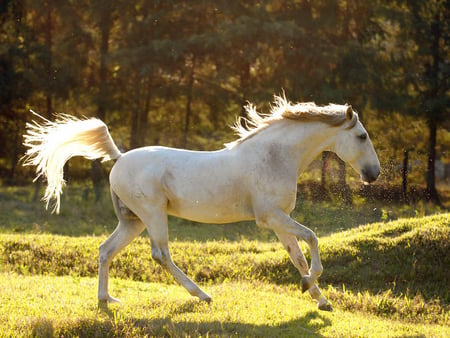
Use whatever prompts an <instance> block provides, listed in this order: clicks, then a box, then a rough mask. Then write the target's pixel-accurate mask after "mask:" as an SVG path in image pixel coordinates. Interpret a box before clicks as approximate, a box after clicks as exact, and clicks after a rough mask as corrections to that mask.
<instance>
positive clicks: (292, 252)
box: [275, 232, 333, 311]
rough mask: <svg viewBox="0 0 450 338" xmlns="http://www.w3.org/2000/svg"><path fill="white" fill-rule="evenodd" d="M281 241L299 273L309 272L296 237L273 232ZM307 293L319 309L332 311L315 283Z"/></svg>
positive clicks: (303, 274) (306, 273)
mask: <svg viewBox="0 0 450 338" xmlns="http://www.w3.org/2000/svg"><path fill="white" fill-rule="evenodd" d="M275 233H276V235H277V236H278V238H279V239H280V241H281V243H283V246H284V248H285V249H286V251H287V252H288V253H289V256H290V258H291V261H292V263H293V264H294V266H295V267H296V268H297V270H298V271H299V272H300V275H301V276H302V277H303V276H306V275H308V273H309V269H308V262H307V261H306V258H305V256H304V255H303V252H302V250H301V249H300V247H299V246H298V241H297V237H295V236H294V235H291V234H288V233H282V232H275ZM308 291H309V294H310V295H311V297H312V298H313V299H315V300H316V301H317V302H318V307H319V309H320V310H325V311H332V310H333V307H332V306H331V304H330V302H329V301H328V300H327V299H326V298H325V296H324V295H322V293H321V292H320V290H319V287H318V286H317V284H316V283H314V285H313V286H312V287H311V288H309V290H308Z"/></svg>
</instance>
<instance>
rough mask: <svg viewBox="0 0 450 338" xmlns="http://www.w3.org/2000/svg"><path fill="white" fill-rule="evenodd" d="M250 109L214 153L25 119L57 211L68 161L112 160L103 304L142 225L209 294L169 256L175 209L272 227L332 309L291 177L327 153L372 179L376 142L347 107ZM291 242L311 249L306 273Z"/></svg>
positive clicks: (192, 287) (155, 250) (99, 125)
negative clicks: (234, 136)
mask: <svg viewBox="0 0 450 338" xmlns="http://www.w3.org/2000/svg"><path fill="white" fill-rule="evenodd" d="M247 113H248V119H245V120H242V119H239V120H238V121H237V123H236V125H235V126H234V129H235V130H236V131H237V132H238V134H239V136H240V138H239V139H238V140H236V141H235V142H233V143H230V144H227V145H226V148H224V149H222V150H218V151H211V152H209V151H204V152H202V151H188V150H180V149H173V148H165V147H143V148H139V149H134V150H131V151H129V152H126V153H121V152H120V151H119V150H118V148H117V147H116V145H115V144H114V142H113V140H112V138H111V136H110V134H109V132H108V128H107V126H106V125H105V124H104V123H103V122H102V121H100V120H98V119H95V118H91V119H84V120H80V119H76V118H74V117H71V116H69V115H60V116H58V119H57V120H56V121H55V122H51V121H48V120H46V119H44V120H43V122H41V123H38V122H35V121H33V123H28V124H27V134H25V135H24V140H25V141H24V145H25V146H27V147H28V148H29V149H28V151H27V153H26V154H25V163H24V164H25V165H35V166H37V169H36V172H37V177H39V176H44V177H45V178H46V179H47V182H48V186H47V189H46V192H45V196H44V200H45V201H46V202H47V207H48V206H49V202H50V201H51V200H52V199H56V202H55V207H54V209H53V211H56V212H59V206H60V194H61V192H62V187H63V185H64V180H63V167H64V164H65V162H66V161H67V160H68V159H69V158H71V157H73V156H84V157H86V158H89V159H95V158H102V159H103V160H114V161H115V164H114V166H113V168H112V170H111V173H110V186H111V195H112V201H113V204H114V209H115V213H116V215H117V218H118V219H119V224H118V226H117V228H116V229H115V231H114V232H113V233H112V235H111V236H110V237H109V238H108V239H107V240H106V241H105V242H104V243H102V244H101V245H100V248H99V284H98V299H99V301H105V302H116V301H118V300H117V299H115V298H113V297H111V296H110V294H109V292H108V272H109V265H110V263H111V261H112V259H113V257H114V256H115V255H116V254H117V253H118V252H119V251H120V250H121V249H122V248H124V247H125V246H126V245H127V244H129V243H130V242H131V241H132V240H133V239H134V238H135V237H136V236H138V235H139V234H140V233H141V232H142V231H143V230H144V229H145V228H146V229H147V231H148V233H149V235H150V239H151V250H152V258H153V259H155V260H156V261H157V262H158V263H159V264H161V265H162V266H163V267H164V268H165V269H167V271H168V272H170V273H171V274H172V275H173V277H174V278H175V280H177V281H178V282H179V283H180V284H181V285H183V286H184V287H185V288H186V289H187V291H189V293H190V294H191V295H193V296H197V297H199V298H200V299H201V300H205V301H208V302H209V301H210V300H211V298H210V296H209V295H208V294H206V293H205V292H204V291H203V290H201V289H200V288H199V287H198V286H197V285H196V284H195V283H194V282H193V281H192V280H191V279H189V278H188V277H187V276H186V275H185V274H184V273H183V272H182V271H181V270H180V269H179V268H178V267H177V266H176V265H175V264H174V262H173V261H172V259H171V257H170V253H169V246H168V228H167V215H174V216H177V217H182V218H185V219H190V220H193V221H197V222H204V223H230V222H237V221H242V220H255V221H256V224H257V225H258V226H259V227H261V228H268V229H272V230H273V231H274V232H275V233H276V235H277V236H278V238H279V239H280V241H281V242H282V243H283V245H284V247H285V248H286V250H287V252H288V253H289V255H290V258H291V260H292V263H293V264H294V265H295V267H296V268H297V269H298V270H299V272H300V274H301V276H302V290H303V291H306V290H309V292H310V294H311V296H312V298H313V299H315V300H316V301H317V302H318V307H319V309H321V310H329V311H331V310H332V307H331V304H330V303H329V302H328V300H327V299H326V298H325V297H324V296H323V295H322V294H321V292H320V290H319V288H318V287H317V285H316V283H315V281H316V279H317V278H318V277H319V276H320V275H321V273H322V270H323V268H322V263H321V261H320V256H319V249H318V240H317V237H316V235H315V234H314V232H313V231H311V230H310V229H308V228H307V227H306V226H304V225H302V224H299V223H298V222H296V221H295V220H293V219H292V218H291V217H290V216H289V214H290V212H291V211H292V210H293V209H294V206H295V200H296V187H297V177H298V176H299V174H300V173H302V172H303V171H304V170H305V169H306V167H307V166H308V164H309V163H310V162H311V161H312V160H313V159H314V158H315V157H316V156H317V155H318V154H320V153H321V152H322V151H324V150H328V151H334V152H335V153H336V154H337V155H338V156H339V157H340V158H341V159H342V160H344V161H345V162H347V163H349V164H350V165H351V166H352V167H353V168H354V169H355V170H356V171H357V172H358V173H359V174H360V175H361V178H362V180H363V181H364V182H365V183H370V182H372V181H374V180H376V178H377V177H378V175H379V173H380V163H379V161H378V158H377V155H376V153H375V150H374V148H373V145H372V143H371V141H370V139H369V136H368V134H367V132H366V130H365V129H364V127H363V126H362V124H361V122H360V121H359V120H358V115H357V114H356V113H355V112H354V111H353V110H352V107H351V106H348V105H334V104H332V105H328V106H325V107H319V106H316V105H315V104H314V103H298V104H295V105H294V104H291V103H289V102H288V101H287V100H286V99H285V98H282V97H276V98H275V102H274V105H273V107H272V110H271V113H270V114H269V115H264V116H261V115H259V114H258V113H257V112H256V110H255V109H254V108H253V107H252V106H251V105H249V106H248V107H247ZM36 115H37V114H36ZM37 116H39V115H37ZM40 118H42V117H40ZM42 119H43V118H42ZM242 123H243V124H245V126H246V127H242ZM297 238H301V239H302V240H304V241H305V242H306V243H307V244H308V246H309V249H310V251H311V269H308V263H307V261H306V259H305V256H304V255H303V253H302V252H301V250H300V248H299V245H298V242H297Z"/></svg>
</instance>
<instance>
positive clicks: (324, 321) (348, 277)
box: [0, 188, 450, 337]
mask: <svg viewBox="0 0 450 338" xmlns="http://www.w3.org/2000/svg"><path fill="white" fill-rule="evenodd" d="M31 195H32V191H30V189H28V190H27V189H25V188H24V189H15V190H3V191H1V192H0V208H1V211H2V212H1V216H0V226H1V229H2V230H1V232H0V288H1V290H2V291H1V292H0V337H20V336H26V337H27V336H38V337H61V336H64V337H72V336H81V337H105V336H117V337H133V336H156V337H163V336H164V337H166V336H169V337H170V336H173V337H189V336H191V337H197V336H205V337H207V336H209V337H214V336H221V337H229V336H236V337H242V336H250V337H253V336H258V337H281V336H286V337H448V336H450V305H449V304H450V290H449V287H448V286H449V285H450V270H449V268H448V267H449V266H450V254H449V253H450V213H448V212H444V211H439V210H434V212H433V214H432V215H429V216H424V214H427V213H429V211H428V209H426V208H428V206H425V205H421V206H415V208H414V209H412V208H409V209H407V208H405V209H402V210H401V209H400V208H397V207H395V208H394V207H393V206H390V207H386V206H379V205H376V206H375V205H367V206H362V205H361V206H359V205H356V206H354V207H353V208H352V209H350V210H349V209H346V208H344V207H343V206H341V205H339V204H337V205H336V206H333V205H326V204H318V205H312V204H308V203H306V204H304V205H303V206H302V207H300V208H299V211H300V212H296V213H295V214H294V217H296V218H297V219H302V222H304V223H305V224H309V225H310V224H311V225H312V227H313V228H315V230H316V232H317V233H318V234H319V241H320V250H321V256H322V261H323V265H324V274H323V275H322V276H321V278H320V286H321V288H322V289H323V292H324V294H325V295H326V296H327V297H328V298H329V299H330V300H331V302H332V303H333V306H334V309H335V311H334V312H333V313H325V312H319V311H318V310H317V308H316V304H315V303H314V302H313V301H312V300H311V299H310V297H309V295H307V294H302V293H301V291H300V288H299V281H300V278H299V275H298V272H297V271H296V270H295V269H294V268H293V266H292V264H291V263H290V261H289V257H288V255H287V253H286V252H285V251H284V249H283V248H282V246H281V244H280V243H278V242H277V241H276V240H275V237H274V236H273V235H272V234H271V233H270V232H265V231H260V230H259V229H257V228H256V227H255V226H254V225H253V224H252V223H239V224H232V225H229V226H228V227H226V226H211V225H207V226H204V225H198V224H195V223H190V222H183V221H179V220H175V219H171V230H170V231H171V232H170V235H171V238H172V239H173V240H172V242H171V246H170V248H171V251H172V255H173V259H174V261H175V262H176V263H177V265H179V266H180V268H181V269H182V270H184V271H185V272H186V273H187V274H188V275H189V276H190V277H191V278H193V279H194V280H196V281H197V282H198V283H199V284H201V285H202V287H203V288H204V289H205V290H206V291H207V292H208V293H209V294H210V295H211V296H212V298H213V302H212V303H211V304H206V303H200V302H199V301H198V300H197V299H196V298H193V297H191V296H190V295H189V294H188V293H187V292H186V291H185V290H184V288H182V287H181V286H178V285H176V284H175V283H174V281H173V279H172V277H171V276H169V275H168V274H167V273H165V272H164V271H161V268H160V267H159V266H158V265H157V264H155V263H154V262H153V261H152V259H151V253H150V243H149V240H148V237H147V236H145V235H144V236H142V237H139V238H138V239H136V240H135V241H134V242H133V243H132V244H130V245H129V246H128V247H127V248H126V249H125V250H124V251H123V252H122V253H120V254H119V255H118V256H117V257H116V258H115V260H114V261H113V264H112V268H111V276H112V280H111V293H112V295H113V296H116V297H118V298H120V299H121V301H122V303H121V304H113V305H110V306H109V307H108V308H105V307H100V308H99V307H98V304H97V299H96V292H97V269H98V263H97V259H98V245H99V244H100V243H101V242H102V241H103V240H104V239H105V238H106V233H108V232H110V231H111V230H112V228H113V226H110V225H107V223H110V222H111V223H112V222H114V218H113V216H112V215H110V212H111V209H109V208H110V207H109V206H108V204H107V202H106V201H105V202H103V201H100V202H99V203H100V206H101V205H102V204H101V203H105V204H104V207H103V208H100V212H98V213H95V212H93V211H92V206H91V208H89V206H88V205H86V204H89V203H86V201H84V202H83V198H82V194H80V192H78V193H72V194H69V196H66V198H67V199H68V200H69V201H70V203H69V205H70V208H66V209H64V208H63V214H62V216H48V215H47V214H45V213H44V212H42V210H41V209H42V205H41V204H40V203H39V202H36V203H34V202H30V196H31ZM66 202H67V201H66ZM63 206H64V204H63ZM97 209H98V205H97ZM374 209H376V210H375V211H374ZM369 211H372V213H370V212H369ZM33 212H36V213H37V214H36V215H34V216H33V215H32V213H33ZM409 215H416V217H407V218H398V219H396V218H397V217H399V216H409ZM102 217H103V218H102ZM321 222H322V223H321ZM369 222H370V223H369ZM365 223H369V224H365ZM321 224H324V225H321ZM330 224H331V225H330ZM358 224H365V225H358ZM205 227H207V228H206V230H207V231H205ZM58 230H59V231H58ZM302 248H303V249H305V250H304V252H305V253H306V254H307V256H308V251H307V250H306V246H304V245H303V244H302ZM307 258H308V257H307ZM308 259H309V258H308Z"/></svg>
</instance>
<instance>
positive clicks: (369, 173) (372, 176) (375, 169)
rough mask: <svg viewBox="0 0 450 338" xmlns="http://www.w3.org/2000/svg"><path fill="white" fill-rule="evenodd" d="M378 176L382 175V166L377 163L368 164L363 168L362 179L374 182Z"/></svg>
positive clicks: (366, 181) (365, 181)
mask: <svg viewBox="0 0 450 338" xmlns="http://www.w3.org/2000/svg"><path fill="white" fill-rule="evenodd" d="M378 176H380V167H379V166H377V165H373V166H367V167H365V168H363V169H362V170H361V179H362V180H363V182H364V183H372V182H374V181H375V180H376V179H377V178H378Z"/></svg>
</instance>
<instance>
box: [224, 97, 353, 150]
mask: <svg viewBox="0 0 450 338" xmlns="http://www.w3.org/2000/svg"><path fill="white" fill-rule="evenodd" d="M349 107H350V106H349V105H338V104H329V105H327V106H318V105H316V104H315V103H314V102H303V103H296V104H292V103H291V102H289V101H288V100H287V99H286V97H284V96H283V97H282V96H275V99H274V103H273V105H271V111H270V113H269V114H266V115H265V114H259V113H258V112H257V111H256V108H255V107H254V106H253V105H252V104H251V103H249V104H248V105H247V106H246V107H245V111H246V112H247V116H246V117H242V116H239V117H238V118H237V120H236V122H235V124H234V125H232V126H231V128H232V129H233V130H234V131H235V132H236V134H237V135H238V137H239V138H238V139H237V140H235V141H233V142H231V143H227V144H226V147H227V148H229V149H231V148H233V147H235V146H236V145H238V144H240V143H242V142H244V141H245V140H247V139H249V138H250V137H252V136H254V135H256V134H257V133H259V132H260V131H261V130H263V129H264V128H266V127H268V126H270V125H271V124H273V123H274V122H276V121H279V120H282V119H289V120H298V121H305V122H308V121H310V122H311V121H316V122H324V123H326V124H329V125H330V126H335V127H337V126H341V125H342V124H344V123H345V122H346V121H347V116H346V112H347V109H348V108H349ZM357 121H358V115H357V114H356V112H353V118H352V121H351V122H350V123H349V126H348V128H352V127H353V126H354V125H355V124H356V122H357Z"/></svg>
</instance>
